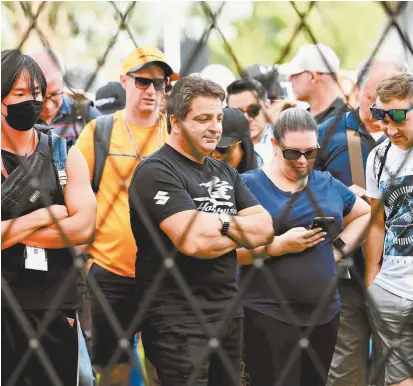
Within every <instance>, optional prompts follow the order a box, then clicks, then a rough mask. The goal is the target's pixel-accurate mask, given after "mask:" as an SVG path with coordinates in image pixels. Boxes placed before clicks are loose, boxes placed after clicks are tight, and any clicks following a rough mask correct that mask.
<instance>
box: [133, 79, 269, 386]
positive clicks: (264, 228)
mask: <svg viewBox="0 0 413 386" xmlns="http://www.w3.org/2000/svg"><path fill="white" fill-rule="evenodd" d="M224 98H225V91H224V90H223V89H222V88H221V86H219V85H218V84H216V83H214V82H212V81H210V80H207V79H202V78H200V77H196V76H188V77H185V78H182V79H181V80H179V81H178V82H177V83H176V84H175V86H174V88H173V89H172V93H171V95H170V108H168V110H169V119H170V124H171V135H170V138H169V140H168V142H167V143H166V144H165V145H164V146H163V147H162V148H161V149H160V150H158V151H157V152H156V153H154V154H153V155H151V156H150V157H148V158H147V159H146V160H145V161H144V162H142V163H141V164H139V165H138V167H137V169H136V170H135V174H134V176H133V178H132V181H131V184H130V187H129V205H130V222H131V226H132V232H133V235H134V238H135V242H136V244H137V245H139V249H138V252H137V254H136V285H137V287H138V291H137V292H138V298H139V300H138V309H139V308H140V307H142V306H144V305H145V304H146V305H147V307H148V309H147V311H146V313H145V317H144V320H143V322H142V326H141V331H142V342H143V346H144V349H145V354H146V356H147V358H148V359H149V361H150V362H151V363H152V364H153V365H154V366H155V368H156V370H157V373H158V376H159V379H160V381H161V384H162V385H163V386H182V385H184V384H197V385H201V384H202V385H211V386H238V385H240V384H241V380H240V376H241V332H242V319H241V317H242V308H241V305H240V304H238V305H237V304H235V303H234V301H235V299H236V296H237V294H238V288H237V285H236V280H235V275H236V267H237V254H236V248H238V247H239V246H240V245H242V246H245V247H246V248H255V247H257V246H261V245H266V244H268V243H269V242H271V241H272V240H273V238H274V233H273V226H272V219H271V217H270V215H269V214H268V213H267V212H266V211H265V210H264V208H263V207H262V206H260V205H259V204H258V202H257V201H256V199H255V198H254V196H253V195H252V194H251V192H250V191H249V190H248V188H247V187H246V185H245V183H244V182H243V181H242V179H241V177H240V176H239V174H238V172H237V171H236V170H235V169H233V168H232V167H230V166H229V165H227V164H225V163H223V162H221V161H218V160H215V159H213V158H210V157H209V154H211V153H212V152H213V151H214V149H215V148H216V146H217V144H218V142H219V141H220V139H221V135H222V119H223V112H222V102H223V100H224ZM160 278H162V280H160ZM154 284H157V285H156V288H155V287H154ZM148 300H150V301H149V303H148ZM200 314H202V318H201V315H200ZM201 319H203V320H201ZM206 331H211V334H213V335H212V336H210V335H209V334H208V333H206ZM220 354H222V355H223V356H225V357H226V358H225V359H226V361H225V362H226V364H227V365H226V366H225V365H224V360H223V358H222V356H221V355H220ZM229 367H230V368H229ZM191 379H192V381H191Z"/></svg>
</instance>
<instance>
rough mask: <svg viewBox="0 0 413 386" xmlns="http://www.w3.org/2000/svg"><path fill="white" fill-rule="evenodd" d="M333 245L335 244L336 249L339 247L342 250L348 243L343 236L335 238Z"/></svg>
mask: <svg viewBox="0 0 413 386" xmlns="http://www.w3.org/2000/svg"><path fill="white" fill-rule="evenodd" d="M333 246H334V248H336V249H338V250H340V251H341V250H342V249H344V247H345V246H346V243H345V242H344V241H343V239H342V238H340V237H336V238H335V239H334V240H333Z"/></svg>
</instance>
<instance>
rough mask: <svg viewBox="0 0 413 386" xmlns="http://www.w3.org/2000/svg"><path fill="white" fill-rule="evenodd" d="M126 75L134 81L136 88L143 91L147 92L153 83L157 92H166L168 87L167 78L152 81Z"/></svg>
mask: <svg viewBox="0 0 413 386" xmlns="http://www.w3.org/2000/svg"><path fill="white" fill-rule="evenodd" d="M126 75H127V76H129V78H132V79H134V80H135V86H136V88H140V89H141V90H146V89H147V88H148V87H149V86H150V85H151V83H153V87H154V88H155V90H164V89H165V88H166V86H167V85H168V79H166V78H155V79H150V78H142V77H141V76H134V75H131V74H126Z"/></svg>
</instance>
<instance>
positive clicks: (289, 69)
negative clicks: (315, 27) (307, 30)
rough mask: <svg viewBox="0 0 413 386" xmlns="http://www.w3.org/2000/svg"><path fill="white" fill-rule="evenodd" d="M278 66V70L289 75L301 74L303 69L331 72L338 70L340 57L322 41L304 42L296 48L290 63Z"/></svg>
mask: <svg viewBox="0 0 413 386" xmlns="http://www.w3.org/2000/svg"><path fill="white" fill-rule="evenodd" d="M326 62H327V63H328V65H327V63H326ZM280 67H281V69H280V72H281V71H282V72H285V73H286V74H288V75H289V76H290V75H296V74H301V73H302V72H304V71H313V72H321V73H324V74H331V73H337V72H338V71H339V70H340V59H339V58H338V56H337V55H336V53H335V52H334V51H333V50H332V49H331V48H330V47H327V46H326V45H325V44H323V43H318V44H306V45H304V46H301V47H300V48H299V49H298V51H297V53H296V54H295V56H294V58H293V59H292V60H291V62H290V63H287V64H286V65H281V66H280Z"/></svg>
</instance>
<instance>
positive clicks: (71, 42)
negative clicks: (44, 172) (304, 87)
mask: <svg viewBox="0 0 413 386" xmlns="http://www.w3.org/2000/svg"><path fill="white" fill-rule="evenodd" d="M130 4H131V3H129V2H100V1H99V2H95V1H61V2H55V1H51V2H46V3H45V4H43V3H42V2H38V1H36V2H14V1H3V2H2V3H1V11H2V27H1V31H2V34H1V44H2V50H4V49H8V48H16V47H18V46H19V45H20V43H21V42H22V39H23V37H24V36H25V34H26V31H27V30H28V28H29V26H30V24H31V17H30V15H29V13H30V12H29V10H30V11H31V13H32V14H36V12H37V10H38V9H39V7H42V6H43V9H42V11H41V12H40V16H39V18H38V21H37V26H38V28H39V29H40V30H41V31H42V32H43V34H44V35H45V37H46V40H47V44H49V45H50V46H51V47H52V48H53V49H55V50H56V51H57V52H58V53H59V54H60V55H61V56H62V58H63V60H64V62H65V65H66V68H67V69H69V70H76V69H77V70H79V69H80V70H79V71H81V72H82V71H83V72H85V73H89V74H90V73H93V72H94V71H95V69H96V67H97V66H98V64H99V63H100V60H101V58H102V57H103V55H104V53H105V51H106V49H107V47H108V44H109V42H111V40H112V38H113V37H114V36H116V34H117V31H118V28H119V22H120V16H119V13H118V12H117V10H116V7H117V8H118V9H119V10H120V11H121V12H122V13H123V12H125V11H126V9H127V8H128V7H129V6H130ZM206 4H207V5H208V6H209V7H210V8H211V9H212V11H213V12H216V11H217V10H218V8H219V7H220V6H221V2H210V3H206ZM294 4H295V6H296V7H297V8H298V10H299V11H300V12H303V13H304V12H305V11H306V10H307V8H308V7H309V5H310V3H309V2H297V3H294ZM204 8H205V4H203V5H202V4H201V3H200V2H189V1H180V2H169V1H168V2H158V1H148V2H145V1H144V2H136V3H134V4H133V10H132V11H131V12H130V14H129V17H128V18H127V25H128V26H129V28H130V31H131V33H132V35H133V37H134V39H135V41H136V43H137V44H138V45H148V44H151V45H157V46H158V47H159V48H161V49H164V48H165V49H166V48H167V47H166V46H168V44H169V43H170V41H169V43H168V44H166V41H167V39H168V37H169V38H170V37H171V36H170V35H171V34H172V35H174V36H177V37H178V40H179V39H181V41H185V40H187V39H192V41H194V39H196V40H197V39H199V38H200V37H201V35H202V33H203V31H204V30H205V28H208V26H209V25H210V22H211V20H210V18H209V17H208V15H206V14H205V10H204ZM386 21H387V17H386V15H385V12H384V11H383V9H382V7H381V6H380V3H378V2H356V1H354V2H351V1H341V2H328V1H322V2H317V3H315V4H314V5H313V8H312V10H311V12H310V14H309V16H308V17H307V18H306V22H307V24H308V25H309V26H310V28H311V31H312V33H313V34H314V37H315V39H316V40H317V41H320V42H322V43H325V44H327V45H328V46H330V47H331V48H332V49H333V50H335V52H336V53H337V55H338V56H339V58H340V59H341V66H342V68H343V69H345V70H354V69H355V68H356V67H357V65H358V63H359V62H360V61H361V60H362V59H363V58H364V57H366V56H368V55H369V54H370V53H371V51H372V49H373V48H374V45H375V43H376V41H377V39H378V37H379V35H380V33H381V31H382V29H383V26H384V24H385V22H386ZM299 23H300V19H299V17H298V15H297V13H296V11H295V10H294V7H293V4H292V3H290V2H283V1H271V2H260V1H256V2H253V1H250V2H248V1H247V2H237V1H229V2H226V3H225V5H224V7H223V9H222V13H221V15H220V16H219V18H218V22H217V24H218V26H219V28H220V29H221V30H222V32H223V34H224V35H225V36H226V38H227V40H228V42H229V43H230V45H231V47H232V48H233V51H234V53H235V56H236V57H237V59H238V61H239V63H240V64H241V66H242V67H243V68H245V67H247V66H249V65H251V64H254V63H263V64H271V65H272V64H276V63H277V61H278V59H279V58H280V56H281V53H282V52H283V49H284V47H285V46H286V45H287V43H288V42H289V40H290V39H291V36H292V34H293V32H294V30H295V28H296V26H297V24H299ZM178 43H179V41H178ZM306 43H312V41H311V39H310V37H309V35H308V34H307V33H306V32H305V31H304V30H301V31H300V32H299V33H298V36H297V38H296V39H295V41H294V42H293V44H292V47H291V50H290V51H289V52H288V53H287V54H286V56H285V58H284V60H283V62H286V61H288V60H290V59H291V57H292V56H293V55H294V54H295V52H296V51H297V49H298V48H299V47H300V46H301V45H302V44H306ZM43 44H46V43H45V42H44V41H43V42H42V40H41V39H39V35H38V33H37V32H36V31H32V32H31V33H30V34H29V37H28V39H27V40H26V41H25V42H24V44H23V45H22V50H23V52H27V51H29V50H32V49H36V48H40V47H42V45H43ZM178 47H179V45H178ZM133 48H134V44H133V42H132V40H131V39H130V37H129V35H128V33H127V31H125V30H122V31H121V32H120V33H119V36H118V39H117V41H116V42H115V43H114V45H113V47H112V48H111V50H110V52H109V54H108V56H107V58H106V60H105V63H104V64H103V66H102V69H101V70H100V71H99V74H98V75H99V76H98V77H97V79H96V81H95V83H94V84H93V85H92V88H91V90H92V91H94V90H95V89H96V88H97V87H98V86H101V85H102V84H104V83H106V82H107V81H109V80H117V79H118V77H119V72H120V68H121V64H122V61H123V59H124V58H125V57H126V55H127V54H128V53H129V52H130V51H132V49H133ZM178 51H179V50H178ZM184 51H185V50H182V51H181V52H184ZM187 51H188V50H186V51H185V55H189V53H188V52H187ZM169 52H170V53H169V54H168V55H167V57H168V60H170V59H169V58H171V57H172V58H171V60H172V61H173V64H175V63H176V64H175V66H177V67H182V66H183V65H184V64H185V61H187V60H188V57H184V58H176V57H173V56H174V50H173V49H172V51H171V50H170V49H169ZM205 52H206V58H207V62H208V63H220V64H223V65H226V66H228V67H229V68H230V69H231V70H232V71H233V72H234V73H235V74H237V71H236V66H235V64H234V63H233V60H232V59H231V56H230V55H229V54H228V52H227V50H226V49H225V48H224V45H223V43H222V40H221V37H220V35H219V34H218V33H217V31H215V30H213V31H212V32H211V34H210V37H209V40H208V42H207V44H206V47H205ZM179 54H180V53H178V55H179ZM195 71H199V69H196V70H195ZM75 73H76V71H75ZM79 79H80V78H79Z"/></svg>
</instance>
